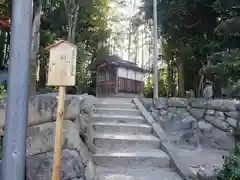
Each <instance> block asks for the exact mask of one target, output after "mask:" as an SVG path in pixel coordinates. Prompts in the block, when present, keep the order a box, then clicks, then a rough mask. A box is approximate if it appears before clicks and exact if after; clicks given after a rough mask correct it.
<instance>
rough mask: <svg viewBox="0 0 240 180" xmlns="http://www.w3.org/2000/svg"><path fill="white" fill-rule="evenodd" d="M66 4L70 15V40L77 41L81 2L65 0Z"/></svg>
mask: <svg viewBox="0 0 240 180" xmlns="http://www.w3.org/2000/svg"><path fill="white" fill-rule="evenodd" d="M64 4H65V8H66V13H67V16H68V41H69V42H71V43H75V36H76V35H75V34H76V25H77V20H78V13H79V8H80V6H79V2H78V1H77V0H65V1H64Z"/></svg>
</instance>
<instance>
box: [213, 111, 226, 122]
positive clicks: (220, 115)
mask: <svg viewBox="0 0 240 180" xmlns="http://www.w3.org/2000/svg"><path fill="white" fill-rule="evenodd" d="M214 117H215V118H216V119H219V120H221V121H224V120H225V114H224V112H222V111H215V113H214Z"/></svg>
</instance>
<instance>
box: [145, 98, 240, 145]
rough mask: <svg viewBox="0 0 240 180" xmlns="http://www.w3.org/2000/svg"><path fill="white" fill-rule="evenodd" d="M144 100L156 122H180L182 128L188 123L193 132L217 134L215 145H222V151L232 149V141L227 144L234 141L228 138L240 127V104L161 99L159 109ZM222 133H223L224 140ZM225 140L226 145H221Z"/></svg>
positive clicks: (230, 101) (216, 100) (226, 101)
mask: <svg viewBox="0 0 240 180" xmlns="http://www.w3.org/2000/svg"><path fill="white" fill-rule="evenodd" d="M141 101H142V103H143V104H144V106H145V107H146V108H147V110H148V111H150V112H151V115H152V116H153V117H154V118H155V120H156V121H157V122H159V123H161V124H162V125H163V126H166V124H168V123H169V122H173V121H175V122H176V121H181V123H179V126H183V125H184V124H187V126H191V129H194V130H198V131H199V132H200V133H205V134H206V133H208V134H209V132H210V131H211V133H215V134H214V136H215V137H214V138H215V140H216V143H220V146H222V147H219V148H220V149H231V148H232V145H233V143H232V142H231V141H232V140H230V142H231V143H228V142H229V141H228V139H229V138H230V139H231V137H229V136H231V133H232V131H233V128H234V127H236V125H237V119H238V111H237V105H238V104H239V102H237V101H234V100H223V99H212V100H204V99H185V98H169V99H167V98H159V100H158V102H157V104H156V107H155V108H153V107H152V102H151V100H148V99H142V100H141ZM186 129H189V127H188V128H186ZM216 129H217V130H216ZM213 131H214V132H213ZM195 132H196V131H195ZM220 132H224V138H222V135H223V134H222V133H220ZM218 134H221V135H218ZM185 135H186V132H185ZM189 136H191V135H189ZM227 136H228V137H229V138H228V137H227ZM210 138H212V137H210V136H208V138H207V137H205V139H206V140H207V139H210ZM223 139H224V142H221V141H222V140H223ZM217 141H219V142H217ZM221 143H222V144H221Z"/></svg>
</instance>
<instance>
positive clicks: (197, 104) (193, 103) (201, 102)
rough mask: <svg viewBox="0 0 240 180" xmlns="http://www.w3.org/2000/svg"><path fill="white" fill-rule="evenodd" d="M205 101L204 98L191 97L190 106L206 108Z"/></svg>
mask: <svg viewBox="0 0 240 180" xmlns="http://www.w3.org/2000/svg"><path fill="white" fill-rule="evenodd" d="M206 105H207V101H206V100H205V99H200V98H197V99H191V100H190V106H191V107H193V108H199V109H204V108H206Z"/></svg>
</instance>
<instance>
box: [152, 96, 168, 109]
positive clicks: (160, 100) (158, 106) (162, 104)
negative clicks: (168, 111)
mask: <svg viewBox="0 0 240 180" xmlns="http://www.w3.org/2000/svg"><path fill="white" fill-rule="evenodd" d="M167 107H168V105H167V99H166V98H161V97H160V98H158V101H157V102H156V104H155V108H156V109H165V108H167Z"/></svg>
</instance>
